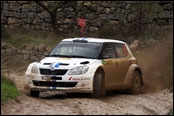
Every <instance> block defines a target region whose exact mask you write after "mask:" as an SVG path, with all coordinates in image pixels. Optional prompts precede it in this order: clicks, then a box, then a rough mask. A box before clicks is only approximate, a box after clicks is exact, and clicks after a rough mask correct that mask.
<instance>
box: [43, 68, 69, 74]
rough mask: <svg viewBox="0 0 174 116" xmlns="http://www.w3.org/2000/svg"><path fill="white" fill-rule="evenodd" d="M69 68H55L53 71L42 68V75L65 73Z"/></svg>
mask: <svg viewBox="0 0 174 116" xmlns="http://www.w3.org/2000/svg"><path fill="white" fill-rule="evenodd" d="M67 71H68V70H63V69H62V70H60V69H59V70H54V71H51V70H50V69H40V73H41V74H42V75H65V73H66V72H67Z"/></svg>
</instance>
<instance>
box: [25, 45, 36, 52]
mask: <svg viewBox="0 0 174 116" xmlns="http://www.w3.org/2000/svg"><path fill="white" fill-rule="evenodd" d="M33 49H34V46H32V45H26V46H25V50H27V51H32V50H33Z"/></svg>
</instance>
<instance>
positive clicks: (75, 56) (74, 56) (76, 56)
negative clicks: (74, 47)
mask: <svg viewBox="0 0 174 116" xmlns="http://www.w3.org/2000/svg"><path fill="white" fill-rule="evenodd" d="M69 57H71V58H90V57H86V56H78V55H70V56H69Z"/></svg>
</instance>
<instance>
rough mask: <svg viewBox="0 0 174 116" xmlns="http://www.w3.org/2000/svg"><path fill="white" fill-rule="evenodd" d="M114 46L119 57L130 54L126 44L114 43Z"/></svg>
mask: <svg viewBox="0 0 174 116" xmlns="http://www.w3.org/2000/svg"><path fill="white" fill-rule="evenodd" d="M114 48H115V50H116V51H117V55H118V58H120V57H126V56H127V55H128V52H127V48H126V46H125V45H124V44H114Z"/></svg>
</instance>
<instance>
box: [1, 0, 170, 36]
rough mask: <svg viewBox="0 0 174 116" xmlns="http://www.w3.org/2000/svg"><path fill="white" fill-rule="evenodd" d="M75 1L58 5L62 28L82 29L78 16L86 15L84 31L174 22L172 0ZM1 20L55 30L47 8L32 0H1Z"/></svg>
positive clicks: (24, 26) (7, 22)
mask: <svg viewBox="0 0 174 116" xmlns="http://www.w3.org/2000/svg"><path fill="white" fill-rule="evenodd" d="M50 2H53V3H54V1H50ZM74 2H76V1H74ZM75 5H76V6H74V4H69V5H67V6H61V7H60V8H58V9H57V23H58V25H59V26H58V27H57V28H58V29H59V31H62V32H65V33H69V32H72V31H74V30H80V27H79V26H78V25H77V19H78V18H85V19H86V21H87V22H86V27H85V30H84V31H85V32H96V31H97V30H99V29H101V28H104V27H105V26H108V25H110V26H112V27H113V28H114V27H115V25H118V24H124V25H135V26H139V25H153V24H155V25H161V26H166V25H173V1H169V2H168V1H155V2H148V1H142V2H140V1H78V2H77V4H75ZM75 9H76V10H77V9H78V12H77V13H76V10H75ZM75 21H76V22H75ZM1 24H2V25H3V26H4V27H5V28H13V27H18V26H22V27H23V28H25V29H35V30H43V31H52V28H51V23H50V16H49V14H48V12H47V11H45V10H44V9H43V8H42V7H40V6H38V5H37V4H36V3H35V2H33V1H1Z"/></svg>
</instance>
